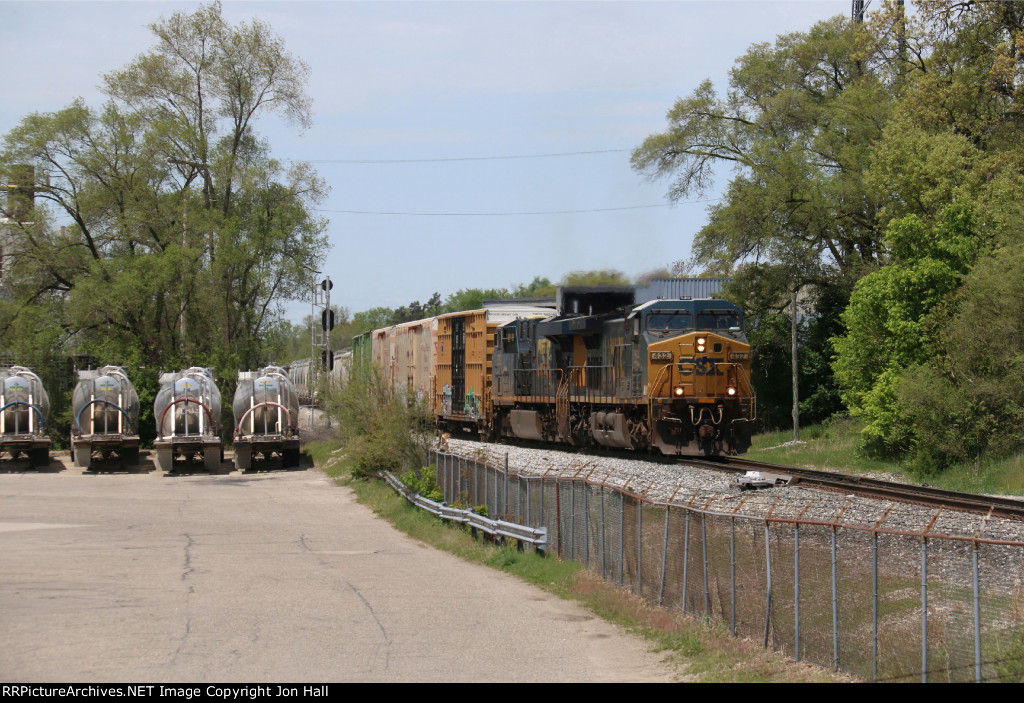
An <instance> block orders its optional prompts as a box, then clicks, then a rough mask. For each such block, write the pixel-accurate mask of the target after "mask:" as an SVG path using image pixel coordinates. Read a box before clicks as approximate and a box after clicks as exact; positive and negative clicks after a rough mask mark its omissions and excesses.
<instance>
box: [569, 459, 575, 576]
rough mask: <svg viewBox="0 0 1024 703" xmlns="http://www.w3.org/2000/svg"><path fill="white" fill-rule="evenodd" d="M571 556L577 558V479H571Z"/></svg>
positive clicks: (573, 558)
mask: <svg viewBox="0 0 1024 703" xmlns="http://www.w3.org/2000/svg"><path fill="white" fill-rule="evenodd" d="M569 558H570V559H572V560H573V561H575V560H576V479H575V478H572V479H569Z"/></svg>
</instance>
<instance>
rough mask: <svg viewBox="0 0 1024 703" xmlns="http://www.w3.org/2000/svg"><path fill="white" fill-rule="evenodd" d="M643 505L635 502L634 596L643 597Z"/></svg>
mask: <svg viewBox="0 0 1024 703" xmlns="http://www.w3.org/2000/svg"><path fill="white" fill-rule="evenodd" d="M643 543H644V504H643V501H641V500H639V499H638V500H637V501H636V594H637V595H638V596H640V597H641V598H643V597H644V591H643V584H644V579H643V573H644V553H643V549H642V547H643Z"/></svg>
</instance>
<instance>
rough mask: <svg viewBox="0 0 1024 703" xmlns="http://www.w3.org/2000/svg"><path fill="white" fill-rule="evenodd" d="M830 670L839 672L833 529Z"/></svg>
mask: <svg viewBox="0 0 1024 703" xmlns="http://www.w3.org/2000/svg"><path fill="white" fill-rule="evenodd" d="M832 670H833V671H839V574H838V571H837V560H836V528H835V527H833V528H832Z"/></svg>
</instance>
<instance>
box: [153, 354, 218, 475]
mask: <svg viewBox="0 0 1024 703" xmlns="http://www.w3.org/2000/svg"><path fill="white" fill-rule="evenodd" d="M220 411H221V399H220V390H219V389H218V388H217V383H216V382H215V381H214V378H213V371H212V370H211V369H205V368H201V367H198V366H193V367H192V368H189V369H186V370H184V371H178V372H168V373H163V374H161V375H160V391H159V392H158V393H157V395H156V400H155V401H154V402H153V415H154V417H155V418H156V435H157V436H156V440H154V442H153V449H154V451H155V454H156V465H157V468H159V469H161V470H163V471H173V470H174V468H175V459H184V460H185V461H190V460H193V459H195V458H196V457H198V456H200V455H201V456H202V461H203V465H204V467H205V468H206V470H207V471H211V472H213V471H216V470H218V469H219V468H220V465H221V461H222V460H223V458H224V457H223V449H222V448H221V442H220V430H221V427H220Z"/></svg>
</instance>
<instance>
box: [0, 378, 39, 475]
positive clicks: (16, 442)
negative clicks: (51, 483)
mask: <svg viewBox="0 0 1024 703" xmlns="http://www.w3.org/2000/svg"><path fill="white" fill-rule="evenodd" d="M49 415H50V399H49V396H47V394H46V391H45V390H44V389H43V382H42V380H40V378H39V376H37V375H36V374H35V373H33V372H32V370H31V369H28V368H26V367H24V366H11V367H9V368H4V369H0V453H3V452H7V453H8V454H9V455H10V458H11V459H17V458H19V457H20V456H21V455H22V454H24V455H26V456H27V457H28V459H29V460H30V461H31V463H32V465H33V466H46V465H48V464H49V463H50V437H49V436H48V435H47V434H46V422H47V419H48V418H49Z"/></svg>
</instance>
